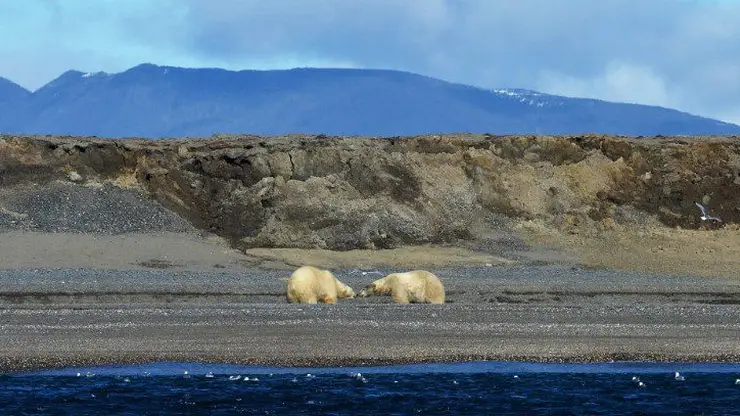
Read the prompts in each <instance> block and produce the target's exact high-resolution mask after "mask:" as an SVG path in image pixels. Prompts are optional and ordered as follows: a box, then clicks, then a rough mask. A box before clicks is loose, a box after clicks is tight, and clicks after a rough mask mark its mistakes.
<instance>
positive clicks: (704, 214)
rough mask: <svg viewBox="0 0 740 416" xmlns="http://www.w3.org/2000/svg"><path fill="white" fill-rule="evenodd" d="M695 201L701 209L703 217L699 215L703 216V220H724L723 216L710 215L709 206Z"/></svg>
mask: <svg viewBox="0 0 740 416" xmlns="http://www.w3.org/2000/svg"><path fill="white" fill-rule="evenodd" d="M694 203H695V204H696V206H697V207H699V209H700V210H701V217H699V218H701V220H702V221H708V220H713V221H718V222H722V219H721V218H719V217H713V216H711V215H709V214H708V213H707V208H706V207H704V205H702V204H700V203H698V202H694Z"/></svg>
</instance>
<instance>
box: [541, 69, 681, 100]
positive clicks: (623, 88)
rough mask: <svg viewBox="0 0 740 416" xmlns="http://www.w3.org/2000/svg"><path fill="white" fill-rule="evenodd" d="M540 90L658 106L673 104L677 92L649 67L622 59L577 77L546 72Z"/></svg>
mask: <svg viewBox="0 0 740 416" xmlns="http://www.w3.org/2000/svg"><path fill="white" fill-rule="evenodd" d="M539 85H540V86H539V87H538V90H540V91H542V92H548V93H551V94H558V95H565V96H570V97H584V96H593V97H598V98H601V99H604V100H607V101H618V102H631V103H640V104H650V105H658V106H670V105H671V104H674V103H675V102H676V101H677V99H676V95H677V93H676V92H673V93H671V92H669V91H668V89H667V88H666V85H665V81H664V80H663V79H662V78H661V77H660V76H658V75H657V74H656V73H655V72H654V71H652V70H651V69H650V68H646V67H641V66H634V65H630V64H626V63H622V62H611V63H609V64H607V66H606V68H605V69H604V72H603V73H602V74H599V75H597V76H595V77H593V78H575V77H572V76H569V75H566V74H562V73H555V72H553V73H549V72H545V73H543V74H542V76H541V80H540V81H539Z"/></svg>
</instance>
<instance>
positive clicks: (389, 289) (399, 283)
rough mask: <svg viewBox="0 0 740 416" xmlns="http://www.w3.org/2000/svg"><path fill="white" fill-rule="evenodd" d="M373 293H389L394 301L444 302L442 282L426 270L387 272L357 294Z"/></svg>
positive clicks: (367, 294)
mask: <svg viewBox="0 0 740 416" xmlns="http://www.w3.org/2000/svg"><path fill="white" fill-rule="evenodd" d="M373 294H380V295H387V294H390V295H391V296H392V297H393V301H394V302H396V303H445V289H444V286H442V282H441V281H440V280H439V278H438V277H437V276H435V275H434V274H432V273H429V272H428V271H426V270H413V271H410V272H406V273H393V274H389V275H388V276H386V277H384V278H382V279H378V280H376V281H374V282H372V283H371V284H369V285H367V286H365V288H364V289H362V291H360V293H359V294H358V296H362V297H366V296H370V295H373Z"/></svg>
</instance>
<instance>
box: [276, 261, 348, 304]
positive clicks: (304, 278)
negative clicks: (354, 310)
mask: <svg viewBox="0 0 740 416" xmlns="http://www.w3.org/2000/svg"><path fill="white" fill-rule="evenodd" d="M286 295H287V297H288V302H289V303H318V302H321V303H336V302H337V299H338V298H353V297H355V292H354V290H352V288H351V287H349V286H347V285H345V284H344V283H342V282H340V281H339V280H337V278H336V277H334V275H333V274H332V273H331V272H330V271H328V270H320V269H317V268H316V267H313V266H303V267H300V268H298V269H297V270H296V271H294V272H293V274H292V275H291V276H290V279H288V287H287V288H286Z"/></svg>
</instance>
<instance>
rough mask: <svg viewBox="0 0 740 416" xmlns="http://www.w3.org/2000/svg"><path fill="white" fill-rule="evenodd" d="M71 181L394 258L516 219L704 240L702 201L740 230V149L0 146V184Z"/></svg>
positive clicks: (673, 144) (286, 242) (260, 234)
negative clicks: (394, 251)
mask: <svg viewBox="0 0 740 416" xmlns="http://www.w3.org/2000/svg"><path fill="white" fill-rule="evenodd" d="M59 180H62V181H66V182H71V183H76V184H78V186H85V185H89V184H91V183H110V184H113V185H115V186H118V187H123V188H132V189H136V190H139V191H140V192H142V193H143V194H144V195H147V196H149V197H151V198H153V199H155V200H156V201H158V202H159V203H161V204H162V205H164V206H165V207H167V208H168V209H170V210H172V211H174V212H176V213H177V214H179V215H180V216H182V217H183V218H185V219H187V220H188V221H189V222H190V223H191V224H193V225H194V226H195V227H198V228H201V229H204V230H208V231H211V232H213V233H216V234H218V235H220V236H222V237H225V238H227V239H228V240H229V241H230V242H231V243H232V244H233V245H234V246H237V247H240V248H251V247H301V248H308V247H319V248H329V249H336V250H348V249H355V248H390V247H396V246H400V245H405V244H423V243H448V242H454V241H458V240H461V239H462V240H474V239H476V238H479V237H480V236H481V235H482V233H483V232H484V231H485V230H487V229H489V228H491V227H496V226H500V225H501V224H502V223H507V222H508V221H509V220H528V219H530V220H536V221H540V222H542V223H543V224H546V225H548V226H552V227H557V228H560V229H573V230H580V231H579V232H592V231H593V230H599V229H608V228H615V227H623V228H630V227H642V226H645V225H646V224H651V223H652V224H657V225H663V226H667V227H676V226H680V227H684V228H698V227H700V226H703V224H702V222H701V221H700V219H699V215H698V213H699V212H698V209H697V208H696V206H695V205H694V203H695V202H703V203H704V204H705V205H707V206H708V207H709V209H710V211H711V213H712V214H713V215H718V216H719V217H721V218H722V219H723V220H724V223H723V224H725V223H728V222H730V223H732V222H738V220H740V209H738V207H740V138H738V137H703V138H699V137H697V138H685V137H680V138H666V137H658V138H622V137H606V136H598V135H586V136H572V137H522V136H504V137H499V136H488V135H444V136H421V137H406V138H349V137H348V138H336V137H326V136H298V135H296V136H285V137H270V138H265V137H256V136H215V137H212V138H209V139H188V140H158V141H150V140H137V139H122V140H107V139H106V140H103V139H96V138H71V137H41V136H33V137H32V136H12V135H0V187H3V188H5V189H12V188H14V187H23V186H28V185H30V184H48V183H51V182H54V181H59ZM0 202H1V201H0Z"/></svg>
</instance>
